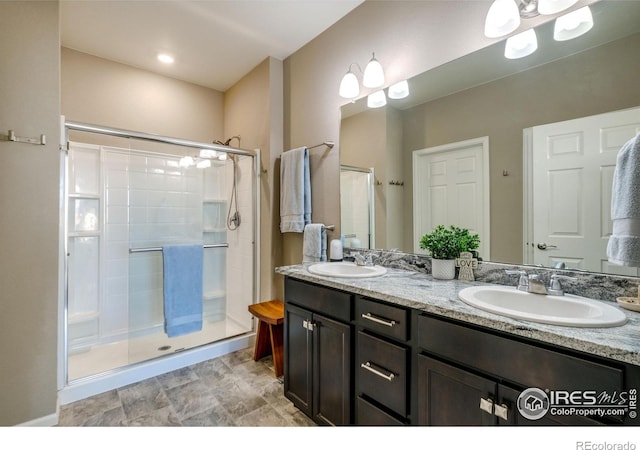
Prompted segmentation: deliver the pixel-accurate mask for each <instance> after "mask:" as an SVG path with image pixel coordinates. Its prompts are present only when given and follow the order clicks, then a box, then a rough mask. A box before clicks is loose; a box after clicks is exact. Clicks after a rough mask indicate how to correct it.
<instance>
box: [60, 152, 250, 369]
mask: <svg viewBox="0 0 640 450" xmlns="http://www.w3.org/2000/svg"><path fill="white" fill-rule="evenodd" d="M238 162H239V164H238V168H239V170H238V205H239V212H240V215H241V218H242V224H241V226H240V228H239V229H238V230H236V231H229V230H228V229H227V226H226V220H227V214H228V207H229V198H230V192H231V189H232V186H233V163H232V161H231V160H227V161H226V162H221V161H215V162H214V163H213V165H212V167H211V168H208V169H204V170H203V169H197V168H195V167H192V168H188V169H185V168H181V167H180V166H179V161H178V159H177V158H176V157H173V156H169V155H157V156H156V155H155V154H146V153H141V152H136V151H129V150H127V149H120V148H112V147H100V146H94V145H87V144H77V143H73V144H72V147H71V151H70V153H69V184H68V185H69V233H68V234H69V240H68V243H69V244H68V245H69V283H68V285H69V309H68V311H69V327H68V330H69V340H68V344H69V353H70V354H74V353H78V352H82V351H86V350H89V349H91V348H95V347H96V346H101V345H103V344H109V343H119V344H118V345H121V344H122V343H126V344H125V345H126V346H127V347H125V348H128V353H129V359H130V361H129V363H130V362H133V360H131V358H134V360H139V359H137V358H139V355H140V354H141V353H142V351H141V348H142V347H140V348H136V346H140V345H142V344H139V343H138V340H137V339H132V338H135V337H142V336H149V335H151V336H155V335H156V334H157V335H159V337H160V339H165V340H166V335H165V334H164V331H163V322H164V314H163V307H162V285H163V282H162V281H163V273H162V252H144V253H133V254H131V253H130V252H129V249H130V248H141V247H161V246H163V245H166V244H172V243H175V244H184V243H202V242H204V243H205V244H208V243H211V244H217V243H227V242H228V245H229V247H228V248H210V249H205V250H204V277H203V287H204V293H203V313H204V317H203V318H204V320H205V322H209V323H215V326H216V327H217V328H216V330H217V329H219V327H220V326H222V327H223V329H226V331H222V333H223V334H219V332H218V331H211V330H209V331H208V332H206V333H205V332H204V331H203V332H202V336H200V337H198V336H199V335H200V333H194V334H193V335H192V336H190V337H193V338H195V339H196V340H195V341H193V340H190V341H189V342H190V343H189V344H186V345H188V346H189V347H190V346H194V345H201V344H205V343H208V342H212V340H211V339H213V340H217V339H220V338H224V337H228V336H232V335H237V334H241V333H244V332H247V331H250V330H251V327H252V319H251V315H250V314H249V313H248V310H247V305H248V304H249V303H251V302H252V301H253V300H254V292H253V290H254V283H253V281H254V243H253V214H254V211H253V192H252V184H253V183H252V181H253V180H252V173H253V170H252V163H253V160H252V158H250V157H239V158H238ZM228 299H232V301H228ZM229 319H231V321H232V323H231V324H230V323H229ZM220 324H222V325H220ZM212 333H217V334H215V336H219V337H212V336H214V334H212ZM197 339H200V341H197ZM203 339H204V341H202V340H203ZM140 342H143V341H140ZM175 344H176V345H178V342H177V341H176V342H175ZM179 344H180V345H183V341H181V342H180V343H179ZM144 345H146V346H149V341H148V338H146V344H144ZM152 347H153V348H154V349H155V348H156V347H158V346H157V345H154V346H152ZM134 354H135V355H136V356H135V357H134V356H133V355H134ZM126 363H127V362H126V359H125V362H124V364H126ZM116 367H117V366H116ZM102 370H104V369H102Z"/></svg>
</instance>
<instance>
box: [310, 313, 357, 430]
mask: <svg viewBox="0 0 640 450" xmlns="http://www.w3.org/2000/svg"><path fill="white" fill-rule="evenodd" d="M313 339H314V345H313V347H314V371H313V390H314V397H313V418H314V420H315V421H316V422H318V423H323V424H326V425H349V424H350V423H351V409H352V408H351V404H352V399H351V397H352V389H351V339H352V338H351V327H350V326H349V325H345V324H343V323H340V322H336V321H335V320H331V319H329V318H327V317H323V316H321V315H318V314H314V316H313Z"/></svg>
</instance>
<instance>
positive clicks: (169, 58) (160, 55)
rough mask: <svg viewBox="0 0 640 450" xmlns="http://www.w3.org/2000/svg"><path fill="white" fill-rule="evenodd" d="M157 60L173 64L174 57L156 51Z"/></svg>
mask: <svg viewBox="0 0 640 450" xmlns="http://www.w3.org/2000/svg"><path fill="white" fill-rule="evenodd" d="M158 61H160V62H162V63H165V64H173V61H174V59H173V56H171V55H169V54H168V53H158Z"/></svg>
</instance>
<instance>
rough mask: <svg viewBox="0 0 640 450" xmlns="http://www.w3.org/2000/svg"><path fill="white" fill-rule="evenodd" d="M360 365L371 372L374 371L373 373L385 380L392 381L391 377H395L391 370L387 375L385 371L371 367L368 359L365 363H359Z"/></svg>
mask: <svg viewBox="0 0 640 450" xmlns="http://www.w3.org/2000/svg"><path fill="white" fill-rule="evenodd" d="M360 367H362V368H363V369H366V370H368V371H369V372H371V373H374V374H376V375H378V376H379V377H381V378H384V379H385V380H387V381H393V379H394V378H395V377H396V376H395V374H394V373H393V372H389V374H388V375H387V374H386V373H382V372H381V371H379V370H378V369H376V368H375V367H373V366H372V365H371V362H370V361H367V362H366V363H361V364H360Z"/></svg>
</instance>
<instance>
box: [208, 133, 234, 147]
mask: <svg viewBox="0 0 640 450" xmlns="http://www.w3.org/2000/svg"><path fill="white" fill-rule="evenodd" d="M234 139H237V140H238V147H239V146H240V136H231V137H230V138H229V139H227V140H226V141H224V142H222V141H220V140H217V141H213V143H214V144H218V145H224V146H225V147H228V146H229V143H230V142H231V141H232V140H234Z"/></svg>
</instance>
